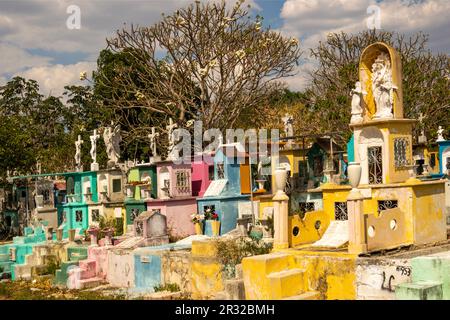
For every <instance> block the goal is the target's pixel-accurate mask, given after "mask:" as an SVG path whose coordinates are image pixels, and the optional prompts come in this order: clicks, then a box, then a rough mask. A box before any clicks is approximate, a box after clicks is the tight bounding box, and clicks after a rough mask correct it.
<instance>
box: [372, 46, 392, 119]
mask: <svg viewBox="0 0 450 320" xmlns="http://www.w3.org/2000/svg"><path fill="white" fill-rule="evenodd" d="M394 89H397V87H396V86H395V85H394V84H393V82H392V70H391V63H390V60H389V56H388V55H387V54H386V53H381V54H380V55H379V56H378V57H377V58H376V59H375V62H374V63H373V64H372V92H373V97H374V99H375V106H376V113H375V115H374V117H375V118H392V117H393V116H394V115H393V114H392V105H393V102H394Z"/></svg>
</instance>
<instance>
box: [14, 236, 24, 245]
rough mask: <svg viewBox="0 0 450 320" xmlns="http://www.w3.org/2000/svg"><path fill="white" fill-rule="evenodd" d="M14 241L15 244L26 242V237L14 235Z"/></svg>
mask: <svg viewBox="0 0 450 320" xmlns="http://www.w3.org/2000/svg"><path fill="white" fill-rule="evenodd" d="M13 243H14V244H24V243H25V237H19V236H17V237H14V238H13Z"/></svg>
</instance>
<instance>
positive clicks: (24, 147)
mask: <svg viewBox="0 0 450 320" xmlns="http://www.w3.org/2000/svg"><path fill="white" fill-rule="evenodd" d="M0 120H1V123H2V128H1V133H0V135H1V141H2V147H1V154H2V156H1V157H0V159H2V160H1V161H0V162H1V163H0V177H3V178H4V177H5V176H6V172H7V171H8V170H9V171H11V173H12V172H13V171H14V170H15V171H16V173H34V172H36V170H37V167H36V165H37V163H38V162H39V163H40V164H41V168H42V170H43V171H46V172H51V171H55V170H59V169H61V168H63V167H65V166H66V165H67V163H69V162H68V161H69V159H68V152H67V149H68V140H67V134H66V132H65V129H64V105H63V104H62V102H61V101H60V100H59V98H56V97H53V96H49V97H47V98H44V97H43V96H42V95H41V94H40V93H39V85H38V84H37V82H36V81H34V80H26V79H24V78H21V77H14V78H13V79H11V80H10V81H9V82H8V83H7V84H6V85H4V86H2V87H0Z"/></svg>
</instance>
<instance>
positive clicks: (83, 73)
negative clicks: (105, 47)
mask: <svg viewBox="0 0 450 320" xmlns="http://www.w3.org/2000/svg"><path fill="white" fill-rule="evenodd" d="M86 79H87V72H86V71H82V72H80V80H81V81H83V80H86Z"/></svg>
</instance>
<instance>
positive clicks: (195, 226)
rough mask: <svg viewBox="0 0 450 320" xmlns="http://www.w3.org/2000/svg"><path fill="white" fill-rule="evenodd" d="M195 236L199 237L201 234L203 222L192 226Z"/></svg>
mask: <svg viewBox="0 0 450 320" xmlns="http://www.w3.org/2000/svg"><path fill="white" fill-rule="evenodd" d="M194 228H195V234H197V235H201V234H203V222H197V223H195V224H194Z"/></svg>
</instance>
